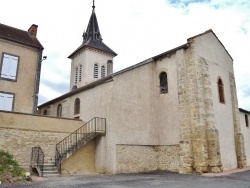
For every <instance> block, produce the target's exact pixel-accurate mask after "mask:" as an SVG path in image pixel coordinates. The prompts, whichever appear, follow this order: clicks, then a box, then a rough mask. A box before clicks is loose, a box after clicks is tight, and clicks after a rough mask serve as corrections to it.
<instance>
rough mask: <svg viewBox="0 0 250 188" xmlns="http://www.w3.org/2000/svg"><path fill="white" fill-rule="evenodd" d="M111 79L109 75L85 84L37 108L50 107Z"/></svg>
mask: <svg viewBox="0 0 250 188" xmlns="http://www.w3.org/2000/svg"><path fill="white" fill-rule="evenodd" d="M112 78H113V75H112V74H111V75H108V76H106V77H104V78H102V79H99V80H97V81H94V82H91V83H89V84H87V85H85V86H83V87H80V88H78V89H76V90H73V91H70V92H68V93H65V94H64V95H61V96H59V97H57V98H55V99H52V100H51V101H48V102H46V103H43V104H41V105H39V106H38V108H42V107H44V106H48V105H51V104H53V103H55V102H57V101H59V100H62V99H65V98H68V97H70V96H72V95H74V94H77V93H80V92H82V91H86V90H89V89H92V88H94V87H96V86H98V85H101V84H103V83H106V82H108V81H109V80H110V79H112Z"/></svg>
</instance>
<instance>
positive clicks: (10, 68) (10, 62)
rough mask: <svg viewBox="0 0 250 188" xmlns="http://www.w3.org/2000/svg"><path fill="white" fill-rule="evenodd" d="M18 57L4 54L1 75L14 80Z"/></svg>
mask: <svg viewBox="0 0 250 188" xmlns="http://www.w3.org/2000/svg"><path fill="white" fill-rule="evenodd" d="M17 65H18V57H15V56H11V55H7V54H4V57H3V63H2V71H1V77H2V78H8V79H12V80H15V79H16V73H17Z"/></svg>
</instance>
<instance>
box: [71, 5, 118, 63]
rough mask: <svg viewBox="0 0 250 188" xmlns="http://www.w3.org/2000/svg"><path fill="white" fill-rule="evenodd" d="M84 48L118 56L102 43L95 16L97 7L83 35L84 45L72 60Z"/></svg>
mask: <svg viewBox="0 0 250 188" xmlns="http://www.w3.org/2000/svg"><path fill="white" fill-rule="evenodd" d="M84 47H91V48H95V49H98V50H102V51H104V52H107V53H110V54H112V55H114V56H116V55H117V54H116V53H115V52H114V51H113V50H111V49H110V48H109V47H108V46H107V45H106V44H104V43H103V42H102V36H101V33H100V30H99V26H98V22H97V18H96V14H95V6H93V11H92V14H91V17H90V20H89V24H88V27H87V30H86V32H84V33H83V42H82V44H81V45H80V46H79V47H78V48H77V49H76V50H75V51H74V52H73V53H72V54H71V55H70V56H69V58H71V57H72V56H73V55H74V54H75V53H77V52H78V51H79V50H80V49H82V48H84Z"/></svg>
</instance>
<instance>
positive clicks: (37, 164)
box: [30, 147, 44, 176]
mask: <svg viewBox="0 0 250 188" xmlns="http://www.w3.org/2000/svg"><path fill="white" fill-rule="evenodd" d="M30 165H31V167H32V168H36V169H37V171H38V174H39V175H40V176H43V165H44V153H43V151H42V149H41V147H33V148H32V152H31V160H30Z"/></svg>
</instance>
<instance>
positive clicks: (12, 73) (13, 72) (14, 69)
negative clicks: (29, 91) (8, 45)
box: [9, 56, 18, 80]
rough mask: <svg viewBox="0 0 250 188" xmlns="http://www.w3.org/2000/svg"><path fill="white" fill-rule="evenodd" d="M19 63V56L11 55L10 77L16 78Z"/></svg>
mask: <svg viewBox="0 0 250 188" xmlns="http://www.w3.org/2000/svg"><path fill="white" fill-rule="evenodd" d="M17 63H18V58H17V57H14V56H12V57H11V63H10V69H9V70H10V71H9V78H10V79H13V80H15V79H16V73H17Z"/></svg>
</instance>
